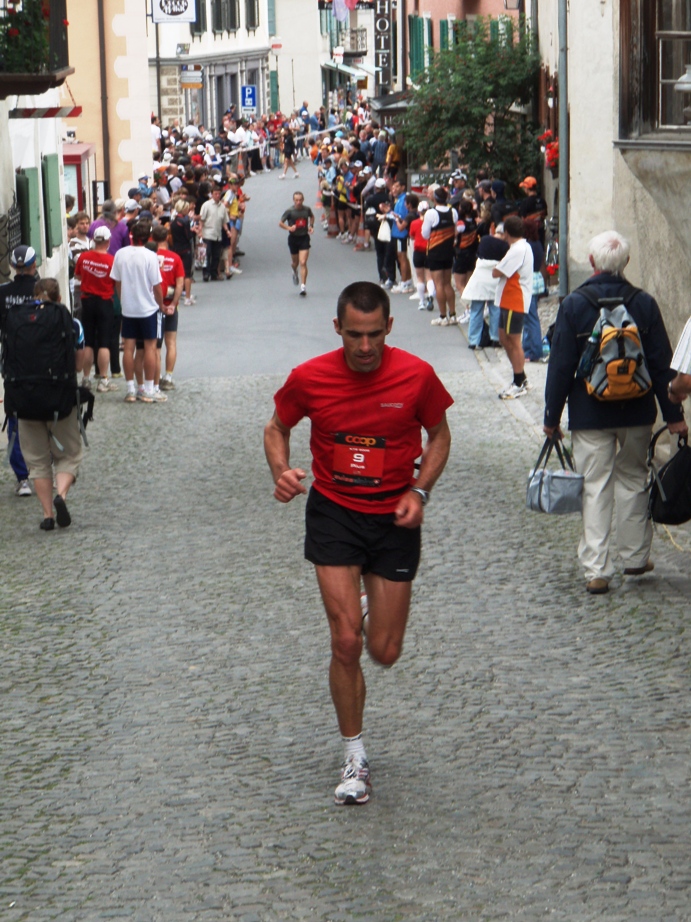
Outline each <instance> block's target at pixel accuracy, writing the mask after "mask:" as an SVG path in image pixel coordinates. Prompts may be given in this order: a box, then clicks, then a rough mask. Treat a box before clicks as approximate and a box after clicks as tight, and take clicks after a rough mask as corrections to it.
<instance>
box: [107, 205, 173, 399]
mask: <svg viewBox="0 0 691 922" xmlns="http://www.w3.org/2000/svg"><path fill="white" fill-rule="evenodd" d="M150 235H151V225H150V224H149V223H148V221H141V220H140V221H137V222H136V224H134V225H133V226H132V246H129V247H123V249H121V250H118V252H117V253H116V254H115V261H114V262H113V268H112V269H111V270H110V275H111V278H113V279H114V280H115V290H116V292H117V295H118V297H119V299H120V303H121V304H122V344H123V353H122V366H123V370H124V372H125V381H126V384H127V393H126V394H125V402H126V403H135V402H136V401H137V399H140V400H141V401H142V402H143V403H154V400H155V396H154V377H155V374H156V340H157V339H159V338H160V336H161V316H162V315H161V313H160V311H161V310H162V309H163V293H162V290H161V289H162V278H161V270H160V269H159V266H158V257H157V256H156V254H155V253H153V252H152V251H151V250H149V249H147V247H146V246H145V244H146V242H147V241H148V239H149V236H150ZM137 340H140V341H141V342H142V343H143V345H144V366H143V368H144V382H143V387H142V390H141V391H140V393H139V394H137V391H136V387H135V378H134V350H135V347H136V344H137Z"/></svg>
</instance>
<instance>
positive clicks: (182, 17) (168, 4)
mask: <svg viewBox="0 0 691 922" xmlns="http://www.w3.org/2000/svg"><path fill="white" fill-rule="evenodd" d="M151 18H152V19H153V21H154V22H194V21H195V20H196V18H197V3H196V0H151Z"/></svg>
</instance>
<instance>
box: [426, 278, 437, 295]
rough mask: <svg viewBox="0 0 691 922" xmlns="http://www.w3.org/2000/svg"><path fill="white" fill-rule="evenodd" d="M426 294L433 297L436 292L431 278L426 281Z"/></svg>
mask: <svg viewBox="0 0 691 922" xmlns="http://www.w3.org/2000/svg"><path fill="white" fill-rule="evenodd" d="M427 294H428V295H429V296H430V297H432V298H434V297H435V296H436V294H437V289H436V288H435V286H434V282H433V281H432V279H430V280H429V282H427Z"/></svg>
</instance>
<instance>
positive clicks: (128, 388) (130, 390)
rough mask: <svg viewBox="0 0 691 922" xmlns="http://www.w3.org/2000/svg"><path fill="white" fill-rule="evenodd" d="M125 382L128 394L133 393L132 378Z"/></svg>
mask: <svg viewBox="0 0 691 922" xmlns="http://www.w3.org/2000/svg"><path fill="white" fill-rule="evenodd" d="M125 383H126V384H127V393H128V394H134V393H135V390H134V379H132V381H126V382H125Z"/></svg>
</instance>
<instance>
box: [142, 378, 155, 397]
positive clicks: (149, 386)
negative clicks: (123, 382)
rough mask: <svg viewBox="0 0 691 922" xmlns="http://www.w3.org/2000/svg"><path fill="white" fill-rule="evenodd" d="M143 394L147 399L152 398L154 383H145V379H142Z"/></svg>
mask: <svg viewBox="0 0 691 922" xmlns="http://www.w3.org/2000/svg"><path fill="white" fill-rule="evenodd" d="M144 393H145V394H146V395H147V396H148V397H153V395H154V382H153V381H147V380H146V378H145V379H144Z"/></svg>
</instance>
